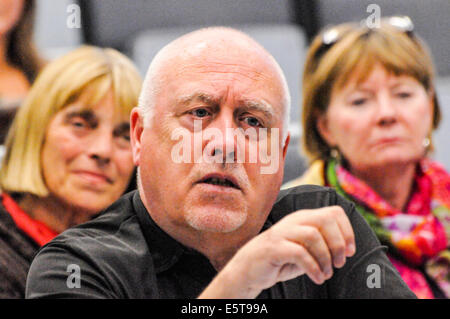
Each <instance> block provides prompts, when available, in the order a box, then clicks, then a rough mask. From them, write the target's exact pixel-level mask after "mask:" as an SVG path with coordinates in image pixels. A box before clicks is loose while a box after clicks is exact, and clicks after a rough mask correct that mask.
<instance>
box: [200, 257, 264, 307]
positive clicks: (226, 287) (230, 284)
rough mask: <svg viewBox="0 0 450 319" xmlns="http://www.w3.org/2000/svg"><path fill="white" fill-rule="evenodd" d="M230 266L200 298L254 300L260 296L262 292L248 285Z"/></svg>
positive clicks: (219, 274)
mask: <svg viewBox="0 0 450 319" xmlns="http://www.w3.org/2000/svg"><path fill="white" fill-rule="evenodd" d="M230 266H231V265H229V266H228V267H227V266H225V267H224V268H223V269H222V271H220V272H219V273H218V274H217V276H216V277H215V278H214V279H213V281H212V282H211V283H210V284H209V285H208V287H206V289H205V290H204V291H203V292H202V294H201V295H200V296H199V297H198V298H200V299H219V298H220V299H252V298H255V297H256V296H258V295H259V293H260V292H261V290H259V289H255V288H252V287H251V286H250V285H248V284H247V283H246V280H245V278H240V276H239V273H238V271H236V270H235V269H234V268H233V267H230ZM244 276H245V274H244Z"/></svg>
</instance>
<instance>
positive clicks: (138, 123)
mask: <svg viewBox="0 0 450 319" xmlns="http://www.w3.org/2000/svg"><path fill="white" fill-rule="evenodd" d="M143 131H144V118H143V116H142V114H141V113H140V109H139V108H138V107H134V108H133V109H132V110H131V115H130V142H131V151H132V152H133V163H134V165H136V166H139V162H140V157H141V149H142V140H141V139H142V132H143Z"/></svg>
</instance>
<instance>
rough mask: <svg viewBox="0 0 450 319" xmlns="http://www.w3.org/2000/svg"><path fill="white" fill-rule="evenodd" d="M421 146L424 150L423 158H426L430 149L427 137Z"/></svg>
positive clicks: (429, 140)
mask: <svg viewBox="0 0 450 319" xmlns="http://www.w3.org/2000/svg"><path fill="white" fill-rule="evenodd" d="M422 146H423V148H424V149H425V156H427V155H428V152H429V151H430V149H431V139H430V138H429V137H428V136H427V137H425V138H424V139H423V141H422Z"/></svg>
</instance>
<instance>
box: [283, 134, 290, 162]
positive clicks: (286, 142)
mask: <svg viewBox="0 0 450 319" xmlns="http://www.w3.org/2000/svg"><path fill="white" fill-rule="evenodd" d="M290 141H291V134H290V133H288V134H287V136H286V140H285V141H284V146H283V160H285V159H286V154H287V149H288V146H289V142H290Z"/></svg>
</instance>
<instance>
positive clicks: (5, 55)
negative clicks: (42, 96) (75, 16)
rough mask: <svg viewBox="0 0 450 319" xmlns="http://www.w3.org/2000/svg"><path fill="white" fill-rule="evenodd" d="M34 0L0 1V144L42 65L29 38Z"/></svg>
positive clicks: (31, 39)
mask: <svg viewBox="0 0 450 319" xmlns="http://www.w3.org/2000/svg"><path fill="white" fill-rule="evenodd" d="M34 12H35V1H34V0H0V144H2V143H3V142H4V138H5V137H6V134H7V132H8V128H9V126H10V124H11V122H12V120H13V117H14V114H15V113H16V111H17V108H18V107H19V106H20V104H21V103H22V101H23V100H24V98H25V96H26V94H27V93H28V90H29V88H30V85H31V83H33V81H34V79H35V78H36V76H37V74H38V72H39V70H40V69H41V68H42V66H43V64H44V60H43V59H42V58H41V57H40V55H39V53H38V51H37V49H36V48H35V45H34V41H33V33H34V32H33V30H34Z"/></svg>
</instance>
